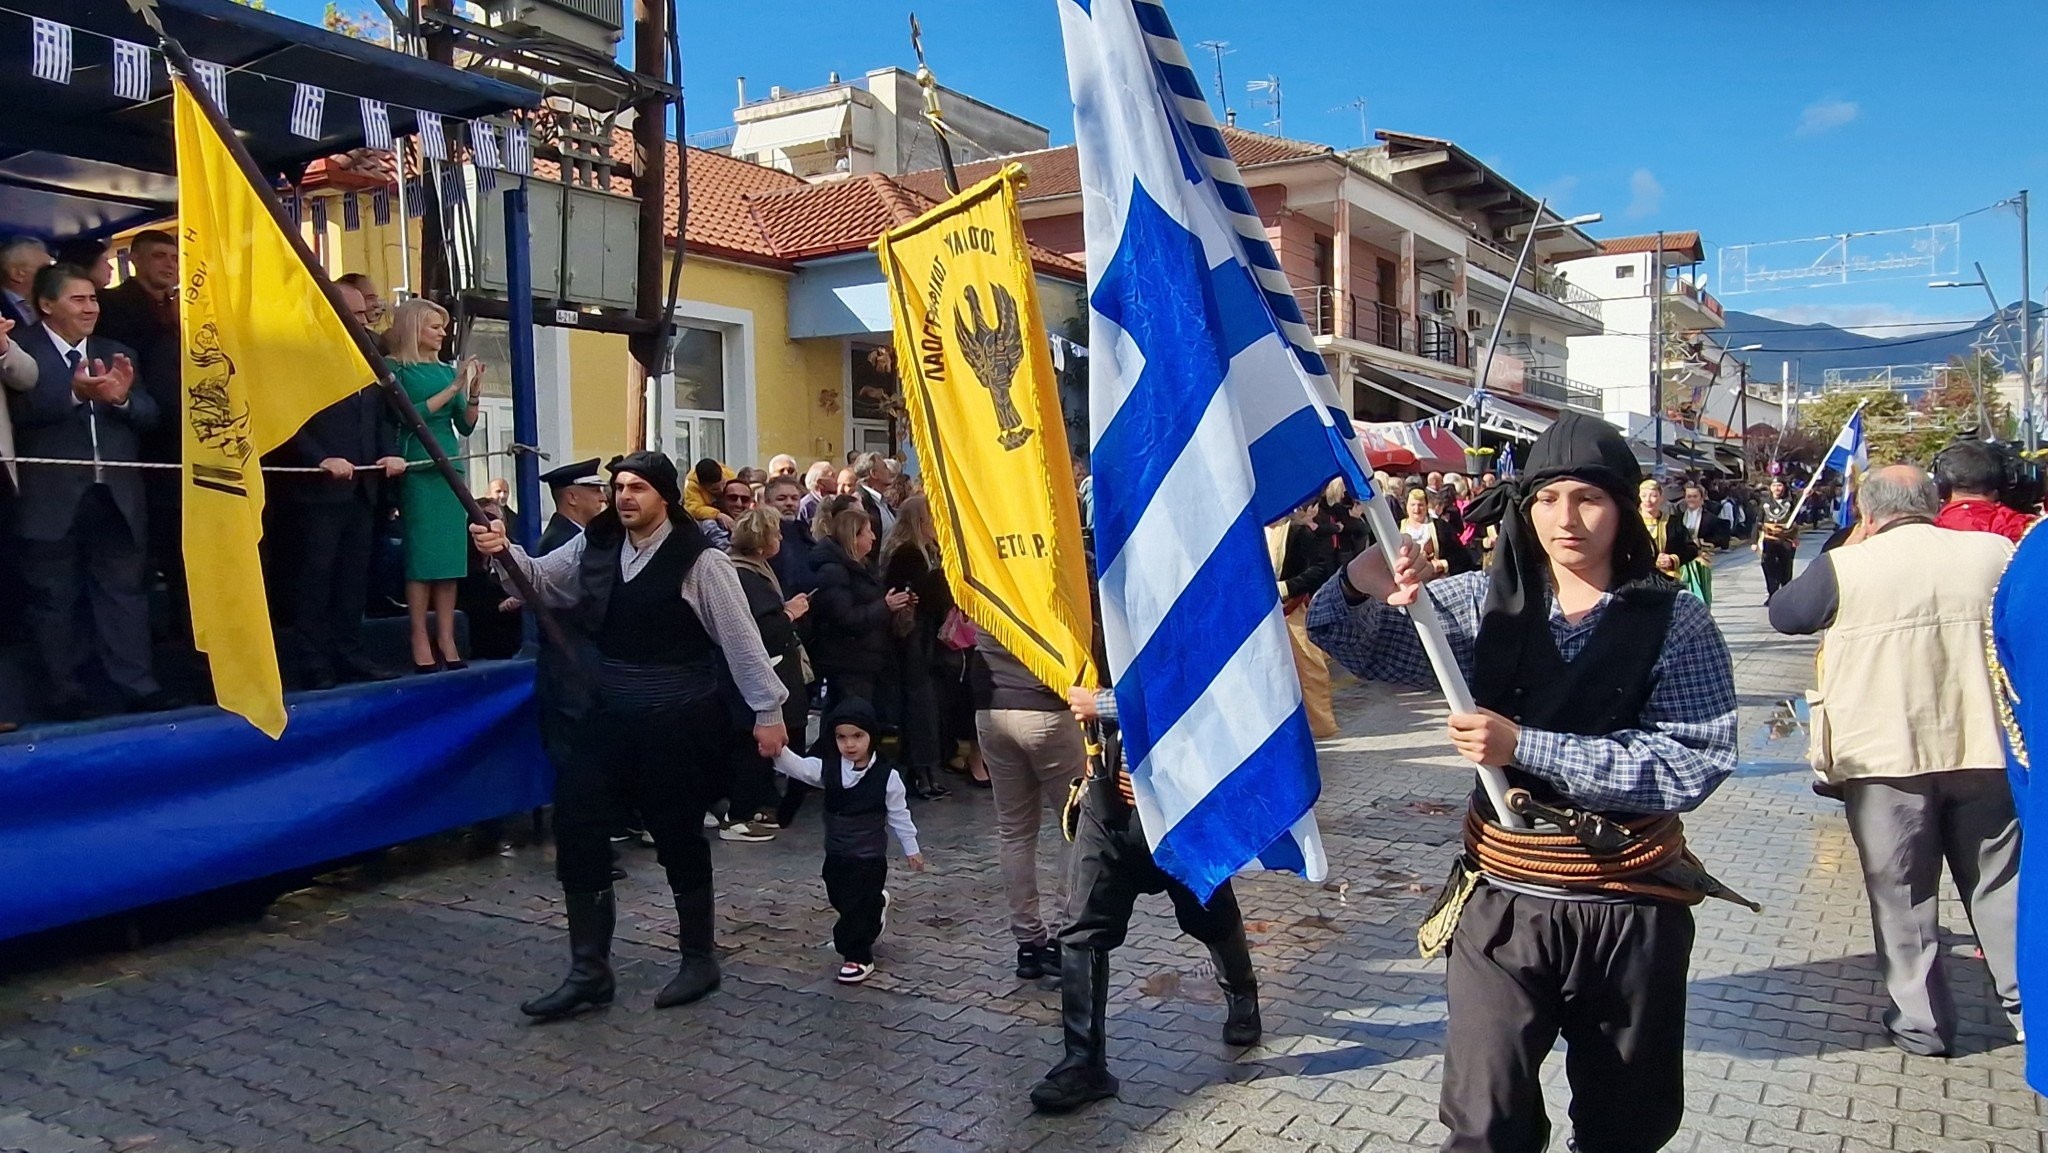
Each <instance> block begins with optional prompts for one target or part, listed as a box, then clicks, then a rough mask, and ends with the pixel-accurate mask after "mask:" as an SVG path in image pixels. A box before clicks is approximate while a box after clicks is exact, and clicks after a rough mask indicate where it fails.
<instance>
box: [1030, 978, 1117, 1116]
mask: <svg viewBox="0 0 2048 1153" xmlns="http://www.w3.org/2000/svg"><path fill="white" fill-rule="evenodd" d="M1108 1016H1109V954H1108V953H1107V952H1106V951H1104V950H1100V949H1077V948H1075V947H1074V946H1072V945H1067V946H1064V947H1062V948H1061V950H1060V1030H1061V1032H1062V1033H1064V1034H1065V1038H1066V1047H1067V1055H1066V1056H1065V1057H1064V1058H1062V1059H1061V1060H1060V1063H1059V1064H1057V1065H1054V1066H1053V1067H1052V1070H1051V1071H1050V1072H1048V1073H1047V1074H1046V1075H1045V1080H1043V1081H1040V1082H1039V1083H1038V1084H1037V1085H1035V1086H1033V1087H1032V1089H1031V1104H1032V1107H1033V1108H1035V1109H1037V1110H1038V1111H1039V1112H1041V1113H1071V1112H1073V1111H1074V1110H1076V1109H1079V1108H1080V1107H1081V1106H1083V1105H1086V1104H1088V1103H1089V1102H1091V1101H1100V1100H1102V1099H1103V1098H1105V1097H1114V1096H1116V1091H1117V1080H1116V1078H1115V1077H1112V1076H1110V1073H1109V1053H1108V1048H1109V1036H1108V1033H1107V1026H1108V1021H1107V1018H1108Z"/></svg>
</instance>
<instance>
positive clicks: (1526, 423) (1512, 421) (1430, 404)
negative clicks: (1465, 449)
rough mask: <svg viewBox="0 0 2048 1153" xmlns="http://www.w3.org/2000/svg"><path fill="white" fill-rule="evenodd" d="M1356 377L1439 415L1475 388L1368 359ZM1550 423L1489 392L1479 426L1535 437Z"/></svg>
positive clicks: (1460, 404)
mask: <svg viewBox="0 0 2048 1153" xmlns="http://www.w3.org/2000/svg"><path fill="white" fill-rule="evenodd" d="M1357 380H1358V382H1359V383H1360V384H1364V385H1367V386H1368V387H1371V388H1373V389H1375V390H1377V391H1379V392H1382V393H1385V394H1386V395H1388V396H1391V397H1393V398H1394V399H1395V400H1403V401H1407V402H1408V403H1409V404H1412V405H1415V406H1416V407H1418V408H1422V409H1426V410H1429V411H1431V412H1433V413H1434V414H1436V415H1438V416H1441V415H1443V414H1444V413H1447V412H1452V411H1455V410H1457V409H1458V408H1461V407H1463V406H1464V405H1465V404H1466V402H1468V401H1470V400H1471V399H1472V388H1471V386H1469V385H1463V384H1453V383H1452V382H1450V381H1448V380H1438V379H1436V378H1435V377H1430V376H1423V375H1422V374H1420V373H1414V372H1402V371H1400V370H1399V369H1393V368H1382V367H1380V366H1379V365H1376V364H1372V363H1369V362H1365V361H1361V362H1359V363H1358V376H1357ZM1550 425H1551V418H1550V417H1547V416H1544V415H1543V414H1542V413H1539V412H1535V411H1532V410H1530V409H1527V408H1523V407H1522V406H1521V405H1519V404H1516V403H1514V402H1513V401H1509V400H1502V399H1501V398H1500V397H1498V396H1495V395H1494V394H1492V393H1488V394H1487V395H1486V407H1485V410H1484V411H1483V412H1482V413H1481V419H1480V426H1481V427H1482V428H1484V429H1486V430H1487V431H1489V432H1496V433H1499V434H1501V435H1502V436H1508V437H1513V438H1515V439H1517V440H1535V439H1536V438H1537V437H1539V436H1541V435H1543V430H1544V429H1547V428H1549V427H1550Z"/></svg>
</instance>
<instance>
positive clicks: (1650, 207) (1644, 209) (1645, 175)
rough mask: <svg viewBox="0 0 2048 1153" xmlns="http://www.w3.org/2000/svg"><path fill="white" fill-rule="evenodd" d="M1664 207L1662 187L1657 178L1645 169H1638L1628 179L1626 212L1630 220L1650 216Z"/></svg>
mask: <svg viewBox="0 0 2048 1153" xmlns="http://www.w3.org/2000/svg"><path fill="white" fill-rule="evenodd" d="M1663 206H1664V186H1663V185H1662V184H1659V183H1657V177H1656V175H1655V174H1653V173H1652V172H1651V171H1650V170H1649V169H1647V168H1638V169H1636V170H1635V171H1634V172H1631V173H1629V177H1628V212H1627V215H1628V217H1629V219H1631V220H1637V219H1641V218H1642V217H1645V216H1651V215H1654V214H1655V213H1656V211H1657V210H1658V209H1659V208H1662V207H1663Z"/></svg>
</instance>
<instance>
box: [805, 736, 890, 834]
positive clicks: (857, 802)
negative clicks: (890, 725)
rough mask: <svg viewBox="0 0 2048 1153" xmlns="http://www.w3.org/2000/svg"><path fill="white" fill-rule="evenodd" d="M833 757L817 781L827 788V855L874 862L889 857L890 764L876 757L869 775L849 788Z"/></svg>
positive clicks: (834, 756) (837, 761)
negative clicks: (843, 780) (844, 782)
mask: <svg viewBox="0 0 2048 1153" xmlns="http://www.w3.org/2000/svg"><path fill="white" fill-rule="evenodd" d="M839 762H840V758H839V757H838V756H837V755H836V754H834V755H832V756H829V757H826V758H825V765H824V771H823V772H821V773H819V774H818V779H819V780H820V781H821V782H823V784H824V787H825V855H826V856H828V857H862V858H866V859H869V860H874V859H877V858H881V857H886V856H888V855H889V774H890V772H892V771H893V770H891V769H890V767H889V765H888V763H887V762H885V761H883V760H882V758H880V757H876V758H875V759H874V760H873V761H871V762H869V764H868V771H867V772H866V773H864V774H862V776H861V778H860V780H858V781H855V782H854V783H853V787H852V788H848V787H847V786H845V785H844V784H842V783H840V782H841V774H842V773H843V772H845V769H844V767H843V766H842V765H841V764H840V763H839Z"/></svg>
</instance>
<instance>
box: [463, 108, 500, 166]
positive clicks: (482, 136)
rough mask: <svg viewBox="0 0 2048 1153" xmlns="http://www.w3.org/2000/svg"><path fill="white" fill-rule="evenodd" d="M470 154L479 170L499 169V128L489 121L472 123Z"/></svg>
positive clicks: (470, 127) (470, 128)
mask: <svg viewBox="0 0 2048 1153" xmlns="http://www.w3.org/2000/svg"><path fill="white" fill-rule="evenodd" d="M469 148H470V154H471V156H472V157H473V158H474V159H475V162H476V166H477V167H478V168H497V167H500V165H499V163H498V128H497V125H494V124H492V123H491V122H490V121H488V120H476V121H471V122H470V125H469Z"/></svg>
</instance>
